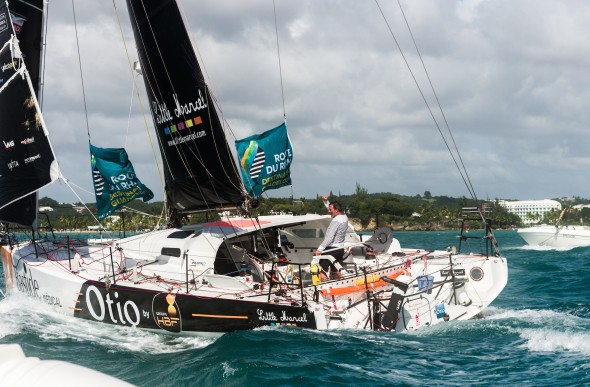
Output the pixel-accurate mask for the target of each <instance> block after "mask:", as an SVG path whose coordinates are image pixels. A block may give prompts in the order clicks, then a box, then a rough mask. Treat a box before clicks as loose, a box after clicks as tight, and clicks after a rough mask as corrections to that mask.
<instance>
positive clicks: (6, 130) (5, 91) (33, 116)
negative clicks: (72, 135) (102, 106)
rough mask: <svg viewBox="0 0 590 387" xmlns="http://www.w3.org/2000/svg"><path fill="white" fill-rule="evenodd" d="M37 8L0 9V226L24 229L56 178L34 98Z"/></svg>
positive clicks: (38, 29)
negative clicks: (15, 225)
mask: <svg viewBox="0 0 590 387" xmlns="http://www.w3.org/2000/svg"><path fill="white" fill-rule="evenodd" d="M37 3H38V5H39V7H37V6H34V5H33V2H27V3H24V2H15V7H14V9H15V11H14V12H13V8H11V9H10V11H9V9H8V5H7V3H2V4H0V141H1V143H0V148H2V152H0V220H2V221H5V222H11V223H18V224H21V225H24V226H32V225H33V224H34V222H35V219H36V198H35V195H34V193H35V192H37V191H38V190H39V189H40V188H42V187H44V186H45V185H47V184H49V183H51V182H52V181H54V180H56V179H57V176H58V169H57V163H56V162H55V157H54V155H53V151H52V149H51V145H50V143H49V139H48V138H47V130H46V128H45V124H44V122H43V118H42V116H41V112H40V108H39V104H38V102H37V98H36V94H37V93H38V88H39V85H40V81H39V65H40V47H41V31H42V24H43V23H42V11H43V4H42V2H41V1H39V2H37ZM16 11H18V12H16ZM13 18H14V20H13ZM29 22H30V23H29ZM35 36H36V38H35ZM21 37H22V38H23V45H21V44H20V38H21ZM28 65H30V66H31V67H32V68H34V69H35V70H32V73H30V72H29V71H28V67H27V66H28ZM31 74H33V76H34V77H35V78H34V79H32V77H31Z"/></svg>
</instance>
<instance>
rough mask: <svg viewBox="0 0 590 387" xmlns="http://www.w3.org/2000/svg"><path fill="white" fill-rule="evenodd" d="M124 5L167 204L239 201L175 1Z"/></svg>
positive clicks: (183, 207)
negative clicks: (133, 41)
mask: <svg viewBox="0 0 590 387" xmlns="http://www.w3.org/2000/svg"><path fill="white" fill-rule="evenodd" d="M127 7H128V10H129V15H130V18H131V24H132V26H133V33H134V37H135V42H136V45H137V50H138V54H139V60H140V63H141V66H142V72H143V78H144V82H145V87H146V91H147V93H148V98H149V101H150V110H151V113H152V119H153V121H154V126H155V129H156V134H157V136H158V143H159V145H160V151H161V154H162V159H163V161H164V171H165V173H164V175H165V180H166V186H165V194H166V200H167V202H168V204H169V206H170V207H171V208H172V209H173V210H176V211H180V212H193V211H202V210H210V209H215V208H218V207H224V206H228V205H229V206H238V205H240V204H241V203H242V202H243V201H244V197H245V193H244V189H243V185H242V183H241V179H240V176H239V173H238V169H237V167H236V164H235V161H234V159H233V156H232V154H231V151H230V149H229V146H228V145H227V140H226V137H225V133H224V131H223V128H222V125H221V121H220V119H219V116H218V114H217V111H216V109H215V106H214V104H213V101H212V98H211V93H210V91H209V89H208V87H207V84H206V83H205V80H204V76H203V73H202V71H201V68H200V66H199V63H198V61H197V58H196V55H195V52H194V49H193V47H192V44H191V41H190V38H189V36H188V33H187V31H186V29H185V27H184V23H183V20H182V16H181V14H180V11H179V9H178V6H177V4H176V2H175V1H164V2H162V1H159V0H147V1H140V0H128V1H127ZM164 58H167V59H164Z"/></svg>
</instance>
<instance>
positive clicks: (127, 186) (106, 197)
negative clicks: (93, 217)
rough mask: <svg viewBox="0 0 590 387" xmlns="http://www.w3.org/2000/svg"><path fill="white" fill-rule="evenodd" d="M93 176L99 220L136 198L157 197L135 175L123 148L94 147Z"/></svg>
mask: <svg viewBox="0 0 590 387" xmlns="http://www.w3.org/2000/svg"><path fill="white" fill-rule="evenodd" d="M90 154H91V156H92V160H91V165H92V177H93V180H94V194H95V195H96V209H97V211H98V220H99V221H100V222H102V220H103V219H104V218H106V217H107V216H109V215H110V214H112V213H113V212H115V211H116V210H117V209H119V208H121V207H123V206H124V205H125V204H127V203H129V202H130V201H132V200H133V199H135V198H142V199H143V201H144V202H147V201H148V200H151V199H152V198H153V197H154V194H153V193H152V191H150V190H149V188H147V187H146V186H144V185H143V184H142V183H141V181H139V179H138V178H137V176H136V175H135V170H134V169H133V165H132V164H131V161H130V160H129V156H128V155H127V151H125V149H123V148H98V147H96V146H93V145H90Z"/></svg>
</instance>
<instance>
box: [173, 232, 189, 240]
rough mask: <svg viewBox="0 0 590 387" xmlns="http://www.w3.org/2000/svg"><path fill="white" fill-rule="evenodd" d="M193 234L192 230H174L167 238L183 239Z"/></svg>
mask: <svg viewBox="0 0 590 387" xmlns="http://www.w3.org/2000/svg"><path fill="white" fill-rule="evenodd" d="M191 235H193V232H192V231H175V232H173V233H172V234H169V235H168V236H167V238H170V239H184V238H188V237H189V236H191Z"/></svg>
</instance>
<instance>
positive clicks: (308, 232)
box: [291, 228, 324, 239]
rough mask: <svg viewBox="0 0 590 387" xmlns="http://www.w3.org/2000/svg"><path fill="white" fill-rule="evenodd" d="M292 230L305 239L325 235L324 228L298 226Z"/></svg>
mask: <svg viewBox="0 0 590 387" xmlns="http://www.w3.org/2000/svg"><path fill="white" fill-rule="evenodd" d="M291 231H292V232H293V234H295V235H297V236H298V237H299V238H303V239H305V238H323V237H324V230H322V229H321V228H297V229H293V230H291Z"/></svg>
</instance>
